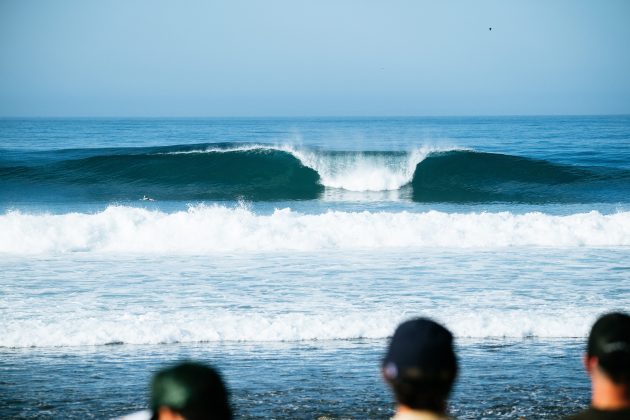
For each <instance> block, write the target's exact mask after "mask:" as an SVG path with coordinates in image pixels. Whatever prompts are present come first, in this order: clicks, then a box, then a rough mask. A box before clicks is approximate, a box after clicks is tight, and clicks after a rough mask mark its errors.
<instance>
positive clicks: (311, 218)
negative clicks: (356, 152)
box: [0, 205, 630, 255]
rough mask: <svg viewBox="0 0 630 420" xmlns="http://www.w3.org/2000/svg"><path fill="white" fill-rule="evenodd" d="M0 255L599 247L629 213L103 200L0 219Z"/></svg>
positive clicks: (613, 237)
mask: <svg viewBox="0 0 630 420" xmlns="http://www.w3.org/2000/svg"><path fill="white" fill-rule="evenodd" d="M0 232H2V233H3V234H2V236H0V253H5V254H42V253H44V254H46V253H64V252H97V253H98V252H113V253H130V252H131V253H147V254H165V253H179V254H195V255H196V254H205V253H212V252H231V251H252V252H256V251H293V250H295V251H313V250H330V249H332V250H344V249H348V250H354V249H357V250H358V249H395V248H423V247H452V248H494V247H510V246H549V247H579V246H586V247H606V246H629V245H630V212H620V213H616V214H610V215H603V214H601V213H599V212H596V211H592V212H589V213H579V214H572V215H568V216H552V215H547V214H543V213H537V212H536V213H527V214H521V215H518V214H513V213H510V212H501V213H466V214H462V213H443V212H438V211H429V212H425V213H408V212H399V213H389V212H368V211H364V212H341V211H328V212H326V213H321V214H314V215H311V214H302V213H298V212H294V211H292V210H291V209H281V210H275V211H274V212H273V213H272V214H270V215H258V214H255V213H253V212H251V211H250V210H248V209H247V208H244V207H237V208H229V207H225V206H216V205H215V206H203V205H200V206H195V207H191V208H189V210H188V211H179V212H174V213H166V212H162V211H157V210H153V211H151V210H146V209H142V208H136V207H124V206H110V207H108V208H107V209H106V210H104V211H102V212H100V213H96V214H86V213H67V214H62V215H48V214H43V215H32V214H23V213H21V212H19V211H11V212H8V213H6V214H4V215H2V216H0Z"/></svg>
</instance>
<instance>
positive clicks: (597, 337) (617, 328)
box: [586, 312, 630, 384]
mask: <svg viewBox="0 0 630 420" xmlns="http://www.w3.org/2000/svg"><path fill="white" fill-rule="evenodd" d="M586 353H587V355H588V356H589V357H597V360H598V365H599V367H600V368H601V369H602V370H603V371H604V373H605V374H606V375H608V377H610V379H611V380H612V381H613V382H615V383H617V384H630V316H628V315H627V314H624V313H621V312H613V313H609V314H606V315H603V316H602V317H600V318H599V319H598V320H597V322H595V324H593V328H592V329H591V333H590V335H589V337H588V344H587V348H586Z"/></svg>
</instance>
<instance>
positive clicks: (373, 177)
mask: <svg viewBox="0 0 630 420" xmlns="http://www.w3.org/2000/svg"><path fill="white" fill-rule="evenodd" d="M257 150H260V151H264V150H277V151H281V152H285V153H289V154H291V155H293V156H294V157H295V158H297V159H298V160H299V161H300V162H301V163H302V165H304V166H306V167H309V168H311V169H313V170H315V171H316V172H317V173H318V174H319V176H320V182H321V184H322V185H324V186H325V187H329V188H339V189H344V190H348V191H357V192H361V191H392V190H398V189H400V188H401V187H402V186H404V185H407V184H409V183H410V182H411V180H412V179H413V174H414V172H415V170H416V166H417V165H418V164H419V163H420V162H422V161H423V160H424V159H425V158H426V157H427V156H428V155H429V154H430V153H433V152H442V151H449V150H460V149H455V148H444V147H442V148H439V147H429V146H422V147H420V148H417V149H414V150H412V151H410V152H400V153H362V152H338V153H332V152H320V151H313V150H307V149H299V148H296V147H294V146H290V145H280V146H270V145H242V146H235V147H226V148H218V147H209V148H206V149H196V150H187V151H178V152H169V153H167V154H196V153H230V152H251V151H257Z"/></svg>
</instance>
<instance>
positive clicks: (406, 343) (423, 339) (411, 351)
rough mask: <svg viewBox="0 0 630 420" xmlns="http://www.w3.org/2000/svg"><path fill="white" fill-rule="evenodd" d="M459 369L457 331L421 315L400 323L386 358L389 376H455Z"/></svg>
mask: <svg viewBox="0 0 630 420" xmlns="http://www.w3.org/2000/svg"><path fill="white" fill-rule="evenodd" d="M456 372H457V361H456V358H455V351H454V350H453V335H452V334H451V333H450V331H449V330H447V329H446V328H444V327H443V326H441V325H440V324H438V323H437V322H434V321H432V320H430V319H427V318H417V319H412V320H409V321H406V322H403V323H402V324H400V325H399V326H398V328H397V329H396V332H394V336H393V337H392V340H391V342H390V343H389V348H388V349H387V354H386V355H385V358H384V359H383V374H384V375H385V377H386V378H387V379H390V380H395V379H401V378H407V379H422V378H424V377H427V378H432V379H439V378H443V379H445V380H452V379H453V378H454V376H455V374H456Z"/></svg>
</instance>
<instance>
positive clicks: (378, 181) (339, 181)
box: [291, 147, 438, 191]
mask: <svg viewBox="0 0 630 420" xmlns="http://www.w3.org/2000/svg"><path fill="white" fill-rule="evenodd" d="M435 151H438V149H434V148H428V147H423V148H419V149H416V150H413V151H411V152H409V153H404V154H401V155H392V154H390V155H379V154H365V153H347V154H339V155H329V154H320V153H315V152H309V151H302V150H292V151H291V153H292V154H293V155H294V156H295V157H297V158H298V159H299V160H300V162H302V164H303V165H304V166H308V167H309V168H312V169H314V170H315V171H317V173H318V174H319V176H320V182H321V183H322V185H324V186H326V187H330V188H341V189H344V190H348V191H391V190H398V189H400V188H401V187H402V186H404V185H406V184H409V183H410V182H411V180H412V178H413V174H414V172H415V170H416V166H417V165H418V163H420V162H422V161H423V160H424V159H425V158H426V157H427V156H428V155H429V153H431V152H435Z"/></svg>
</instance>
